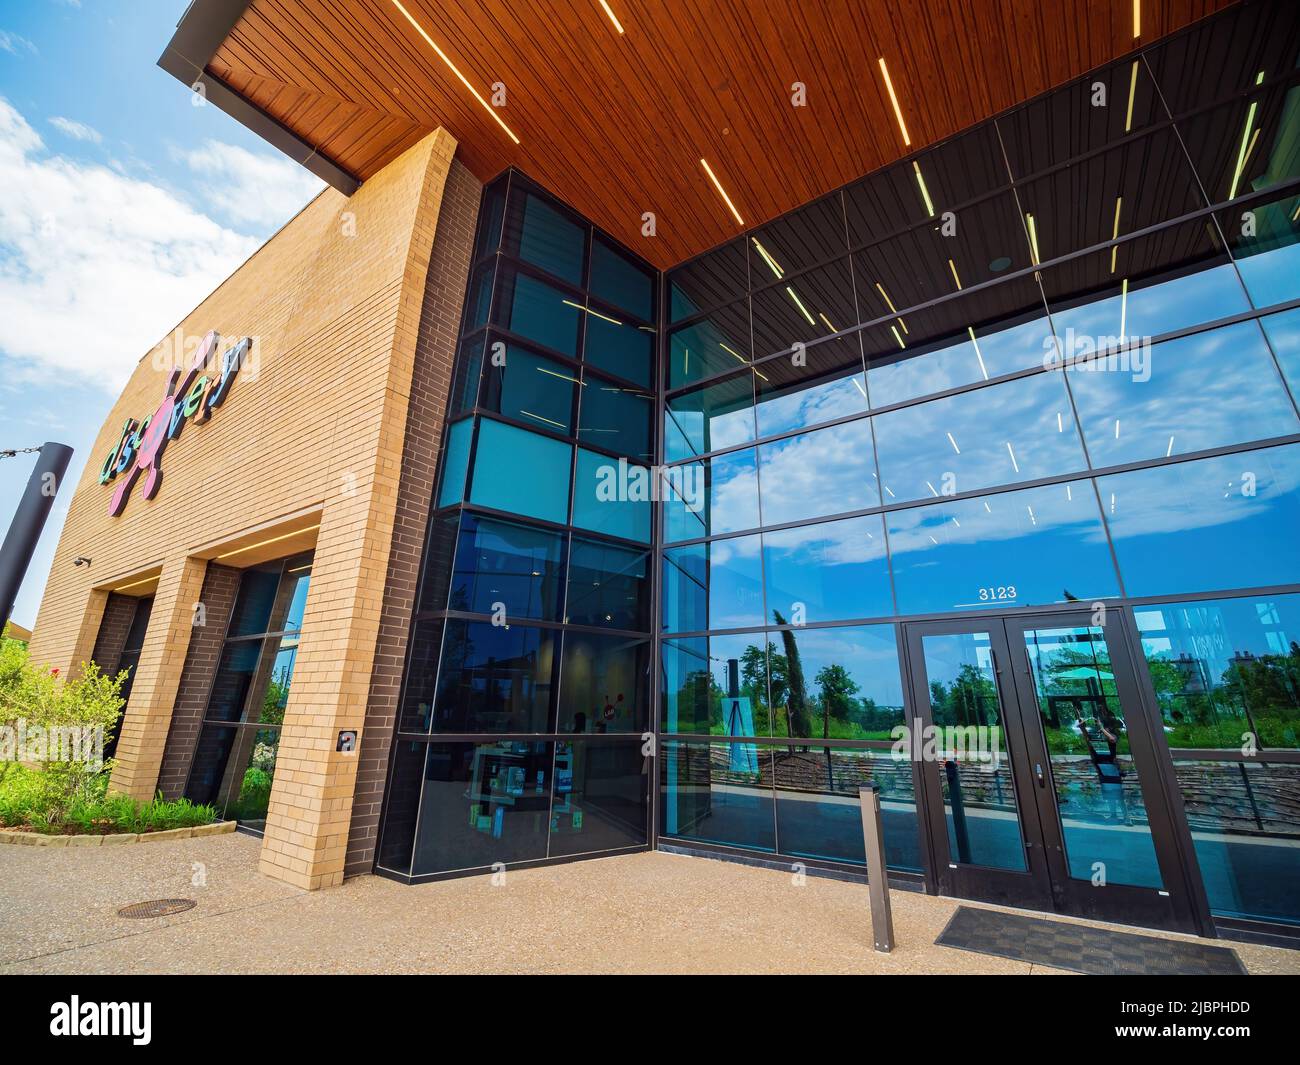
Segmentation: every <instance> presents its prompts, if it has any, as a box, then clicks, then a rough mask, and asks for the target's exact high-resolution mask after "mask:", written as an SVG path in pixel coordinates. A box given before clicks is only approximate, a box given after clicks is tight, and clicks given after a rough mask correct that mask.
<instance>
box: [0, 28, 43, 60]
mask: <svg viewBox="0 0 1300 1065" xmlns="http://www.w3.org/2000/svg"><path fill="white" fill-rule="evenodd" d="M0 51H4V52H8V53H9V54H10V55H21V54H22V53H24V52H27V53H30V54H32V55H35V54H36V45H34V44H32V42H31V41H29V40H28V39H27V38H26V37H20V36H19V35H18V34H16V33H10V32H9V31H8V30H0Z"/></svg>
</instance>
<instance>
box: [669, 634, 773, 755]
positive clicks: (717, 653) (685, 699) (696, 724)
mask: <svg viewBox="0 0 1300 1065" xmlns="http://www.w3.org/2000/svg"><path fill="white" fill-rule="evenodd" d="M773 639H774V634H766V635H765V634H764V633H761V632H751V633H740V634H738V635H729V636H709V637H707V638H706V637H695V638H693V639H689V640H665V641H664V642H663V644H662V645H661V646H662V651H663V673H662V677H661V683H662V684H663V721H664V731H665V732H688V733H689V732H697V733H711V734H713V735H715V736H770V735H771V732H772V719H771V713H770V711H769V709H768V706H769V703H768V683H767V681H768V677H767V662H768V656H769V654H770V655H777V654H779V645H778V644H777V643H773V642H772V641H773ZM774 694H775V695H776V697H777V698H784V695H783V693H782V692H780V691H777V692H775V693H774Z"/></svg>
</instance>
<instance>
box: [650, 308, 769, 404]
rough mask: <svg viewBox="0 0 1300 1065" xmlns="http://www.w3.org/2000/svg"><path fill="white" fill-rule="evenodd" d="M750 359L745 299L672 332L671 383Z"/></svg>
mask: <svg viewBox="0 0 1300 1065" xmlns="http://www.w3.org/2000/svg"><path fill="white" fill-rule="evenodd" d="M748 361H749V303H748V301H746V300H742V301H741V302H739V303H733V304H731V305H730V306H729V307H723V308H722V309H721V310H718V311H715V312H714V313H713V314H711V315H709V317H707V318H704V319H701V320H700V321H698V322H695V323H693V324H692V325H687V326H683V327H682V328H680V329H678V330H676V331H674V332H672V333H670V334H669V335H668V387H669V388H680V387H682V386H683V385H689V384H691V383H692V382H694V381H699V380H700V379H701V378H704V377H712V376H713V375H715V374H720V373H725V372H726V371H727V370H734V369H735V368H736V367H737V366H738V365H744V364H745V363H746V362H748Z"/></svg>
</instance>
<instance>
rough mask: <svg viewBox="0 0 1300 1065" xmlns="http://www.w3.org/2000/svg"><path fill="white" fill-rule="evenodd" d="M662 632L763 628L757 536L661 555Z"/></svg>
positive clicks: (759, 551)
mask: <svg viewBox="0 0 1300 1065" xmlns="http://www.w3.org/2000/svg"><path fill="white" fill-rule="evenodd" d="M663 580H664V584H663V614H664V616H663V627H664V631H666V632H703V631H704V630H705V629H739V628H744V627H746V626H751V625H761V624H763V576H762V558H761V547H760V544H759V539H758V537H757V536H738V537H732V538H731V539H728V540H715V541H713V542H711V543H706V544H694V545H692V546H690V547H680V548H676V549H672V550H668V551H665V552H664V575H663Z"/></svg>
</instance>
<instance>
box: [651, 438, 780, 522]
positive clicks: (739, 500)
mask: <svg viewBox="0 0 1300 1065" xmlns="http://www.w3.org/2000/svg"><path fill="white" fill-rule="evenodd" d="M664 478H665V483H664V485H663V488H662V494H663V512H664V539H665V540H666V541H668V542H670V543H671V542H673V541H675V540H693V539H696V538H697V537H701V536H716V535H719V534H721V533H729V532H739V531H740V530H742V529H754V528H757V527H758V468H757V466H756V465H755V461H754V449H753V448H749V449H747V450H745V451H733V452H731V453H729V454H726V455H718V456H716V457H714V458H712V459H709V460H708V461H707V462H688V463H686V464H685V465H682V466H673V467H672V468H670V469H669V470H667V471H665V474H664Z"/></svg>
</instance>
